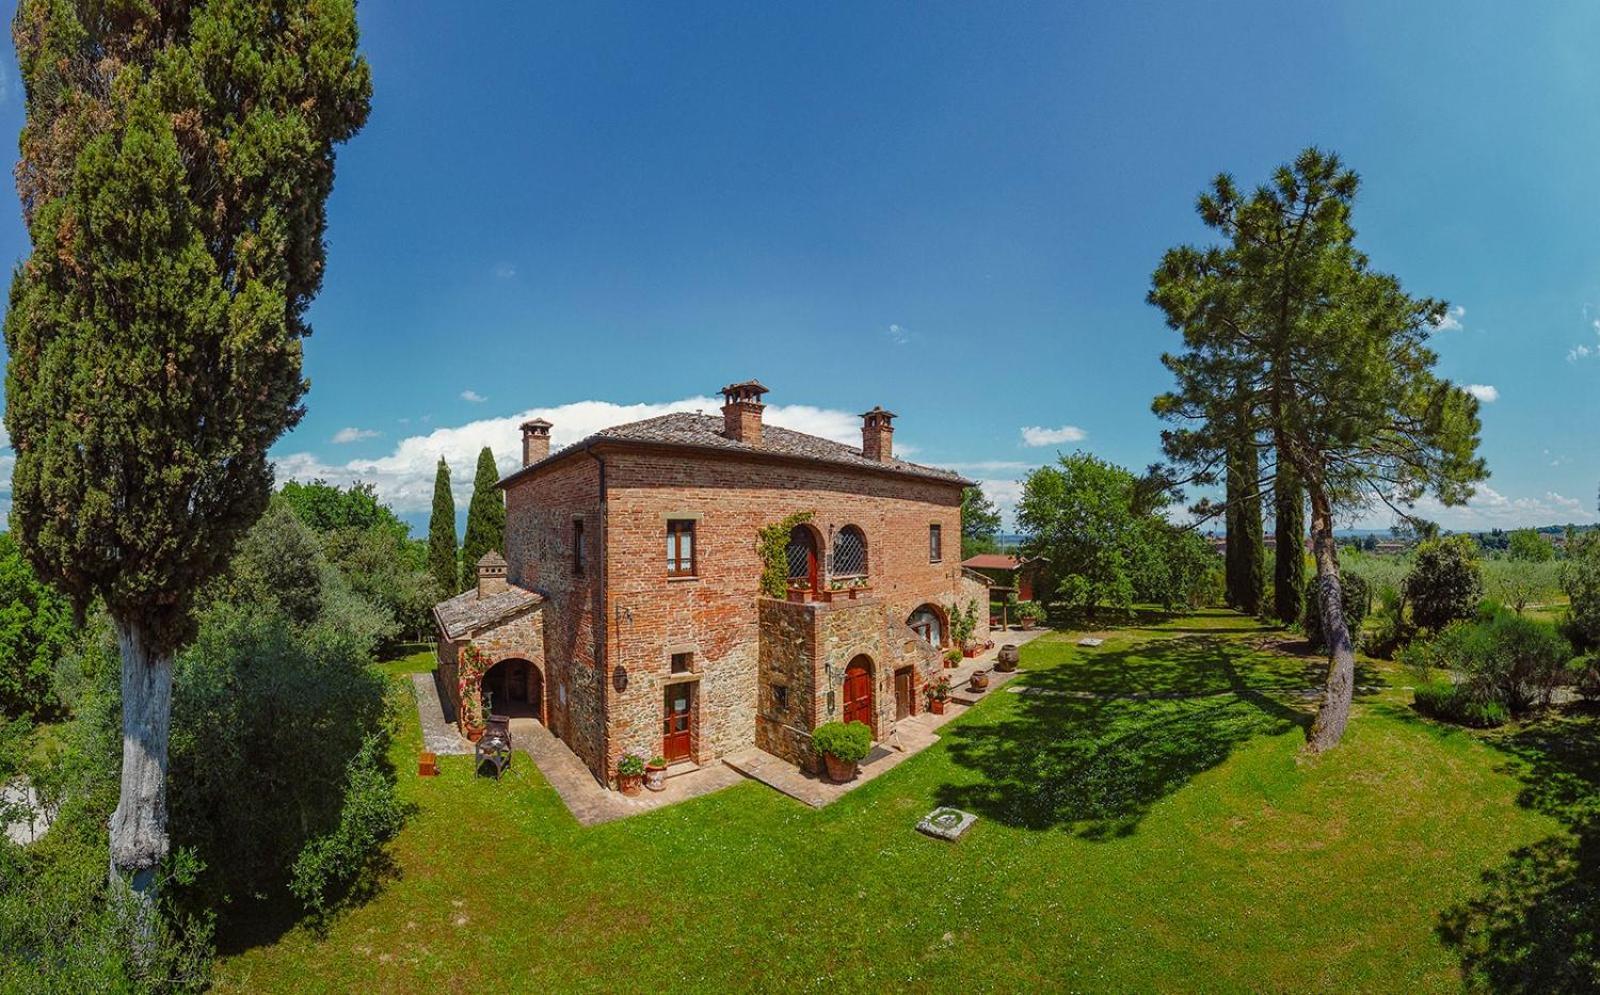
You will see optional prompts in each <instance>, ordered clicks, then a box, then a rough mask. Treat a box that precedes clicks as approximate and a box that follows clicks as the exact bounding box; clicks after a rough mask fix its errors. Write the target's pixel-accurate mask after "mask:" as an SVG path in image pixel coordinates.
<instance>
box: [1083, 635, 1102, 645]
mask: <svg viewBox="0 0 1600 995" xmlns="http://www.w3.org/2000/svg"><path fill="white" fill-rule="evenodd" d="M1103 642H1105V640H1104V639H1096V638H1095V637H1093V636H1084V637H1083V638H1082V639H1080V640H1078V645H1079V646H1099V645H1100V644H1101V643H1103Z"/></svg>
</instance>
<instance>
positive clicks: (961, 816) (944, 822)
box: [917, 806, 978, 840]
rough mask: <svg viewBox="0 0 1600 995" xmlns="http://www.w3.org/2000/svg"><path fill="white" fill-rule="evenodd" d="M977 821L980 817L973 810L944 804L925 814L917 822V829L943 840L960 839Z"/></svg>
mask: <svg viewBox="0 0 1600 995" xmlns="http://www.w3.org/2000/svg"><path fill="white" fill-rule="evenodd" d="M977 821H978V817H977V816H975V815H973V814H972V813H971V812H963V811H961V810H960V809H959V808H950V807H949V806H944V807H941V808H936V809H934V810H933V811H932V812H929V813H928V814H927V815H925V816H923V817H922V821H921V822H919V823H917V830H918V831H919V832H923V833H927V834H928V835H929V836H934V837H937V838H939V839H942V840H958V839H960V838H961V834H962V833H965V832H966V831H967V830H969V829H971V828H972V824H973V823H974V822H977Z"/></svg>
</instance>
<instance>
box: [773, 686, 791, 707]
mask: <svg viewBox="0 0 1600 995" xmlns="http://www.w3.org/2000/svg"><path fill="white" fill-rule="evenodd" d="M772 710H773V711H774V712H787V711H788V710H789V689H788V688H787V687H784V686H783V685H782V684H774V685H772Z"/></svg>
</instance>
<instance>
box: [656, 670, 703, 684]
mask: <svg viewBox="0 0 1600 995" xmlns="http://www.w3.org/2000/svg"><path fill="white" fill-rule="evenodd" d="M699 679H700V675H699V674H696V673H693V672H690V673H687V674H668V675H667V678H666V680H664V681H662V682H661V683H663V684H690V683H693V682H695V681H698V680H699Z"/></svg>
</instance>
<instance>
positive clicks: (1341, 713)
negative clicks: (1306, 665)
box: [1307, 487, 1356, 752]
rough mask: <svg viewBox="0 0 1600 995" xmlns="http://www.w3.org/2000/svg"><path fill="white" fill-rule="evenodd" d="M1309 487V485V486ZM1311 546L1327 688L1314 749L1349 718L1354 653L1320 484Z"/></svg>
mask: <svg viewBox="0 0 1600 995" xmlns="http://www.w3.org/2000/svg"><path fill="white" fill-rule="evenodd" d="M1308 489H1310V488H1308ZM1311 490H1312V493H1311V494H1310V497H1311V548H1312V553H1313V555H1314V556H1315V558H1316V561H1317V595H1318V598H1319V599H1320V601H1321V604H1322V632H1323V635H1324V637H1325V638H1326V639H1327V640H1328V649H1329V660H1328V688H1327V692H1326V693H1325V694H1324V696H1323V699H1322V707H1321V708H1319V709H1318V710H1317V718H1316V721H1315V722H1313V723H1312V724H1311V737H1310V741H1309V743H1308V744H1307V745H1308V746H1309V747H1310V749H1311V750H1312V751H1313V752H1321V751H1322V750H1326V749H1330V748H1332V747H1334V746H1338V745H1339V739H1340V738H1341V737H1342V736H1343V735H1344V727H1345V725H1346V723H1348V722H1349V721H1350V705H1351V702H1352V701H1353V699H1354V697H1355V683H1356V653H1355V647H1354V645H1353V644H1352V643H1351V640H1350V627H1349V626H1348V625H1347V624H1346V622H1345V619H1344V593H1343V591H1342V590H1341V588H1340V585H1339V550H1338V546H1336V545H1335V544H1334V539H1333V510H1332V508H1331V507H1330V506H1329V504H1328V499H1327V496H1326V495H1325V494H1323V493H1322V492H1321V488H1320V487H1318V488H1315V489H1311Z"/></svg>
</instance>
